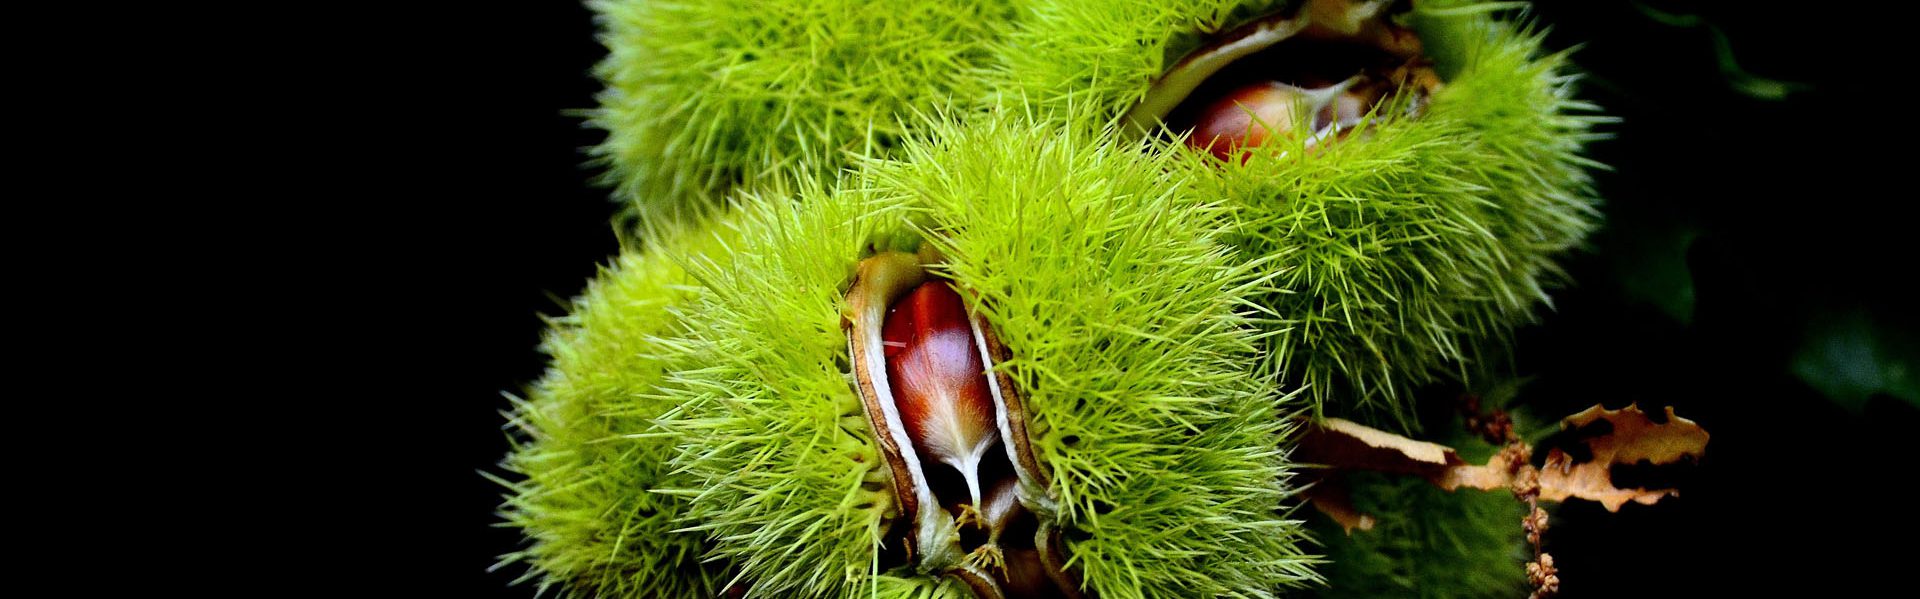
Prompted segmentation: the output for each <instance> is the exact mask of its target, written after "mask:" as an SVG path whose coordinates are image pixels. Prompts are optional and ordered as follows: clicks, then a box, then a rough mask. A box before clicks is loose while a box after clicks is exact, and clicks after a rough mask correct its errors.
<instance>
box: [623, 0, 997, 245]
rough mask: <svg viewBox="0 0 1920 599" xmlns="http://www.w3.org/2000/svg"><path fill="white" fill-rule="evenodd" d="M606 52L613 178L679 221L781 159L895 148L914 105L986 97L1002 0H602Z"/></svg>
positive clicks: (788, 164)
mask: <svg viewBox="0 0 1920 599" xmlns="http://www.w3.org/2000/svg"><path fill="white" fill-rule="evenodd" d="M590 4H591V6H592V7H593V9H594V10H595V11H596V12H597V13H598V14H599V21H600V24H601V29H602V35H601V40H602V42H603V43H604V44H605V45H606V46H607V48H608V50H609V51H610V53H609V55H608V57H607V58H606V59H605V60H604V61H602V62H601V63H600V65H599V67H598V69H597V70H596V73H597V74H598V75H599V77H600V79H601V80H602V81H604V82H605V84H606V89H605V91H603V92H602V93H601V95H600V97H599V103H600V107H599V108H598V109H597V110H595V111H593V112H592V113H591V115H592V116H591V120H590V122H591V124H592V125H594V126H596V127H598V128H601V129H605V130H606V131H607V133H608V136H607V140H606V142H605V143H603V144H601V145H600V146H598V147H596V148H594V150H593V153H594V155H595V156H596V157H598V159H599V160H600V162H602V163H603V164H604V165H605V166H606V167H607V169H608V170H607V172H606V175H605V176H604V178H603V181H604V182H606V183H609V184H613V185H615V186H617V192H616V195H617V197H618V198H620V199H621V200H623V201H626V202H630V203H631V207H632V209H633V212H634V213H635V214H637V215H639V216H640V217H642V219H643V220H677V219H683V218H685V217H687V216H689V215H692V214H697V213H700V212H703V211H706V210H708V209H710V208H712V207H714V206H717V205H719V204H720V203H721V201H722V199H723V198H724V197H726V194H727V193H728V190H729V189H730V188H732V187H734V186H736V185H737V184H739V183H742V182H747V181H753V180H757V179H758V178H760V177H762V176H767V175H770V174H774V173H779V172H781V171H782V170H784V169H790V168H806V169H809V170H810V171H812V172H813V173H814V174H815V175H821V174H828V173H832V172H834V171H837V170H839V169H840V168H841V167H842V166H844V165H845V164H847V158H846V155H847V153H848V152H857V153H870V152H884V150H885V149H886V148H889V147H891V146H892V144H893V143H894V142H895V141H896V140H897V139H899V138H900V137H901V135H902V134H903V133H904V131H903V128H902V125H901V123H900V121H901V119H904V118H910V117H911V116H912V114H914V113H915V112H925V111H932V110H936V109H942V108H945V107H949V106H965V105H970V104H972V103H976V102H979V101H980V100H981V98H982V97H983V96H984V94H985V93H986V88H985V84H984V81H985V80H986V77H985V76H984V65H985V61H986V60H987V58H988V56H989V54H988V52H987V51H986V49H985V45H986V44H987V43H988V42H990V41H991V40H992V39H994V38H995V37H997V36H998V35H999V33H1000V31H1001V30H1002V29H1003V28H1004V27H1005V24H1006V21H1007V18H1008V12H1009V9H1008V8H1007V2H1006V0H956V1H951V2H910V3H893V2H876V1H873V0H705V1H699V2H650V1H643V0H594V1H593V2H591V3H590Z"/></svg>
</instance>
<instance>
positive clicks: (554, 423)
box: [501, 226, 728, 598]
mask: <svg viewBox="0 0 1920 599" xmlns="http://www.w3.org/2000/svg"><path fill="white" fill-rule="evenodd" d="M716 230H717V231H721V232H723V233H721V234H719V235H716V234H712V233H701V234H698V235H695V234H691V233H672V234H666V235H663V236H661V237H660V238H658V239H654V240H652V245H651V247H650V248H649V249H648V250H647V251H645V252H634V251H629V252H626V253H623V254H621V256H620V257H619V258H618V259H616V260H615V262H614V263H613V264H612V265H611V266H609V267H607V268H605V269H604V270H603V271H602V272H601V273H600V276H599V277H598V278H597V279H596V280H594V281H593V282H592V283H591V285H590V286H589V287H588V288H587V290H586V292H585V293H583V294H581V295H580V297H578V298H576V299H575V300H574V302H573V306H572V310H571V311H570V312H569V313H568V314H567V315H565V316H561V317H558V318H554V319H552V320H551V326H552V328H551V330H550V331H549V332H548V333H547V335H546V342H545V344H544V345H543V346H542V350H543V351H544V352H545V353H546V354H547V355H549V356H551V358H552V363H551V366H550V367H549V368H548V370H547V373H546V375H545V376H544V377H543V378H542V379H541V380H540V381H539V382H538V383H537V384H535V385H534V387H533V388H532V391H531V393H530V394H529V396H528V397H527V398H526V399H525V400H518V401H516V402H515V407H514V410H513V412H512V413H511V415H510V419H511V421H512V423H513V424H514V425H515V427H516V428H517V429H518V430H517V431H516V432H517V433H518V435H517V436H516V437H515V439H514V447H513V450H512V452H511V453H510V454H509V455H508V456H507V459H506V461H505V462H504V463H503V464H502V466H503V467H504V468H505V469H506V470H507V471H508V472H510V473H513V474H515V475H517V476H518V477H519V480H514V481H511V482H508V481H504V480H503V481H502V482H504V483H505V484H507V485H508V486H509V490H510V492H509V494H508V496H507V502H506V504H504V505H503V506H502V508H501V510H502V516H503V517H505V518H506V520H507V522H508V523H509V524H510V525H512V526H514V527H516V528H519V529H520V530H521V531H522V532H523V533H524V534H525V535H526V537H527V539H528V545H527V546H526V547H525V548H524V549H522V550H520V551H518V552H515V553H513V554H510V555H507V556H504V557H503V558H502V561H503V562H524V563H525V564H526V566H527V568H528V569H527V578H528V579H533V580H537V581H538V584H539V586H540V588H542V589H549V588H550V589H553V590H554V591H556V592H558V593H560V594H561V595H563V596H570V597H575V596H577V597H687V598H695V597H698V598H707V597H713V596H715V595H716V594H717V593H718V591H719V590H720V589H721V586H720V585H721V583H723V582H724V581H725V580H726V577H725V572H726V567H725V563H724V562H711V563H703V561H702V558H703V556H704V553H705V552H706V546H705V543H704V542H703V541H702V539H701V538H700V537H699V536H698V535H694V534H685V533H675V532H672V531H674V530H675V529H677V528H679V527H680V524H679V523H678V522H677V521H676V518H677V517H678V516H679V514H680V512H681V509H682V504H683V503H684V502H683V501H682V500H681V499H679V498H677V497H672V496H667V495H661V494H657V493H652V492H649V490H650V489H653V488H654V487H656V486H661V485H670V484H672V481H673V480H674V479H675V476H674V475H673V473H672V472H670V471H669V469H668V467H667V459H668V457H669V455H670V454H671V453H672V451H673V446H672V444H671V443H670V442H668V441H666V440H664V439H661V438H659V437H657V436H642V435H647V434H649V433H653V432H657V431H654V430H653V426H652V420H653V419H654V418H656V417H658V416H659V415H660V414H662V413H664V412H666V411H667V410H669V409H670V408H672V403H671V401H670V400H665V399H662V398H661V397H660V395H659V394H658V393H657V392H656V391H655V389H654V387H655V385H657V384H658V383H659V382H660V380H661V378H662V377H663V376H664V374H665V373H666V372H667V371H669V370H670V369H671V368H673V366H671V365H672V364H674V363H675V361H676V360H677V359H678V358H679V357H680V356H682V352H680V350H679V343H680V342H679V341H676V338H677V337H678V336H679V335H681V334H682V333H683V332H684V331H683V329H682V328H681V326H680V324H679V322H680V320H679V317H678V316H677V315H676V314H675V311H676V310H677V309H678V308H679V306H680V305H681V304H683V303H685V302H687V301H689V300H690V298H691V297H692V296H693V295H695V294H696V292H695V291H694V289H695V287H693V286H691V284H692V282H693V281H692V280H691V279H690V278H688V276H687V275H686V273H685V272H684V271H683V270H682V268H681V266H680V265H681V263H682V262H683V261H684V260H687V259H688V256H689V255H697V254H705V253H710V252H713V251H714V248H715V247H716V246H718V245H719V243H718V241H719V240H720V239H723V238H724V231H727V230H728V229H727V228H726V227H724V226H722V227H716Z"/></svg>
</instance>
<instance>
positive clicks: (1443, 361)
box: [1005, 0, 1603, 426]
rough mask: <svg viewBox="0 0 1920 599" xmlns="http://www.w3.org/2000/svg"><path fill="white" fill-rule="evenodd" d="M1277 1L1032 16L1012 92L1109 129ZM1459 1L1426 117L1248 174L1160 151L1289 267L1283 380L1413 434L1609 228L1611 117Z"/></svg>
mask: <svg viewBox="0 0 1920 599" xmlns="http://www.w3.org/2000/svg"><path fill="white" fill-rule="evenodd" d="M1272 4H1273V3H1266V2H1220V3H1206V4H1204V5H1203V6H1199V7H1188V6H1187V5H1186V3H1176V2H1167V1H1164V0H1161V1H1146V0H1132V1H1128V2H1120V3H1107V2H1098V1H1094V0H1043V1H1040V2H1036V3H1034V7H1033V8H1032V9H1031V10H1029V11H1027V12H1026V13H1024V14H1023V17H1024V20H1023V21H1022V29H1021V30H1020V31H1019V32H1017V33H1015V34H1013V35H1011V36H1009V40H1010V41H1009V43H1008V44H1007V46H1008V50H1007V58H1006V59H1005V62H1006V63H1007V64H1008V71H1009V75H1008V80H1009V84H1010V85H1011V86H1012V87H1013V88H1014V89H1016V90H1021V93H1023V94H1025V95H1026V97H1027V98H1029V99H1030V100H1031V101H1032V102H1034V103H1036V104H1039V105H1041V106H1043V107H1044V106H1048V105H1054V106H1093V107H1095V108H1097V109H1098V110H1101V111H1104V112H1102V113H1101V116H1100V117H1099V118H1094V119H1087V120H1088V121H1090V122H1096V123H1097V122H1110V121H1112V120H1113V119H1117V118H1118V117H1119V116H1120V115H1121V114H1123V113H1124V112H1125V111H1126V110H1127V109H1128V107H1130V106H1132V104H1133V103H1134V102H1136V101H1137V100H1138V99H1139V98H1140V97H1142V95H1143V94H1145V93H1146V91H1147V89H1148V87H1149V85H1150V83H1151V82H1152V81H1153V79H1154V78H1156V77H1158V76H1159V74H1160V71H1161V70H1162V69H1163V68H1165V66H1166V64H1168V62H1169V61H1172V60H1175V59H1178V58H1179V57H1180V56H1182V55H1183V54H1184V53H1185V52H1186V51H1188V50H1190V49H1192V48H1193V47H1195V46H1197V45H1199V43H1200V41H1199V40H1200V36H1201V35H1203V34H1206V33H1210V32H1214V31H1218V30H1220V29H1223V28H1227V27H1230V26H1232V25H1233V24H1235V23H1236V22H1237V20H1236V19H1240V20H1243V19H1245V18H1246V17H1247V16H1251V15H1257V14H1260V13H1263V12H1269V11H1270V10H1271V9H1272V6H1271V5H1272ZM1463 4H1464V3H1462V2H1420V3H1418V6H1419V8H1417V9H1416V14H1418V15H1419V16H1418V17H1417V18H1416V19H1415V22H1416V24H1418V25H1419V26H1421V27H1422V29H1421V30H1420V33H1421V37H1422V39H1423V40H1427V45H1428V46H1429V54H1430V55H1433V56H1436V57H1437V58H1439V59H1441V60H1442V65H1441V66H1442V71H1443V72H1446V73H1449V74H1450V76H1451V78H1450V79H1449V81H1448V82H1447V84H1446V85H1445V86H1444V87H1443V88H1442V89H1440V90H1439V91H1438V92H1437V93H1436V94H1435V95H1434V96H1433V98H1432V99H1431V102H1430V103H1429V104H1428V105H1427V107H1426V109H1425V113H1424V114H1422V115H1421V116H1419V117H1416V118H1412V119H1396V120H1390V121H1388V122H1385V123H1380V124H1377V126H1373V127H1371V132H1370V133H1368V134H1367V135H1362V136H1354V137H1350V138H1348V139H1346V140H1343V141H1341V142H1340V143H1335V144H1330V145H1328V146H1323V147H1321V148H1318V149H1316V150H1315V151H1313V152H1308V151H1305V150H1304V149H1303V148H1299V147H1294V148H1292V149H1290V150H1289V151H1287V152H1286V153H1285V155H1284V156H1280V155H1278V154H1277V153H1276V152H1274V151H1271V149H1270V150H1263V151H1260V152H1254V153H1253V155H1252V156H1251V158H1250V159H1249V160H1247V161H1245V162H1235V161H1226V162H1222V161H1219V160H1214V159H1212V158H1211V157H1210V156H1208V155H1206V154H1205V153H1198V152H1190V151H1186V150H1184V149H1183V148H1182V146H1180V145H1179V144H1177V143H1168V144H1164V146H1163V147H1164V148H1165V149H1164V151H1167V152H1172V153H1179V154H1182V155H1184V156H1187V157H1188V158H1189V159H1188V160H1185V161H1183V162H1182V164H1184V165H1185V166H1187V167H1189V171H1190V172H1191V173H1192V174H1193V176H1194V177H1195V180H1196V183H1195V185H1193V186H1192V188H1191V189H1192V190H1193V192H1194V193H1197V194H1201V196H1202V197H1207V198H1221V199H1223V200H1224V201H1227V202H1231V203H1232V204H1233V205H1234V206H1235V207H1236V208H1237V212H1236V218H1237V221H1238V226H1239V228H1238V231H1237V232H1236V234H1235V236H1234V237H1235V239H1236V241H1235V243H1237V244H1238V245H1239V246H1240V247H1241V248H1242V249H1243V250H1245V251H1246V252H1247V253H1248V254H1251V255H1257V256H1275V257H1277V259H1276V260H1275V261H1274V262H1273V263H1272V265H1273V266H1274V267H1275V271H1276V272H1279V273H1281V274H1280V277H1279V278H1278V279H1276V287H1277V289H1276V290H1275V291H1274V292H1273V293H1271V294H1268V295H1267V296H1266V297H1264V298H1262V299H1261V300H1260V301H1261V303H1262V304H1263V305H1265V306H1266V307H1268V308H1269V309H1271V310H1272V311H1273V313H1274V314H1275V315H1276V317H1277V325H1278V326H1277V328H1278V330H1280V331H1282V332H1281V333H1280V334H1279V335H1278V336H1277V337H1275V342H1274V343H1273V345H1272V347H1270V348H1269V349H1270V356H1271V358H1272V359H1273V360H1274V363H1273V364H1272V366H1273V369H1274V370H1275V371H1277V372H1279V373H1280V375H1281V376H1282V378H1283V380H1284V381H1285V382H1286V383H1287V384H1289V385H1298V386H1302V387H1304V388H1305V389H1306V393H1307V394H1308V395H1309V396H1310V397H1311V398H1312V400H1313V405H1314V406H1315V408H1316V409H1331V410H1333V411H1335V412H1337V413H1341V414H1345V415H1349V416H1355V417H1361V418H1363V419H1366V420H1370V421H1375V422H1380V421H1392V422H1397V423H1398V424H1399V425H1401V426H1407V425H1408V424H1409V423H1408V420H1407V414H1408V410H1407V406H1408V402H1409V401H1410V400H1409V399H1408V392H1409V391H1411V389H1412V388H1413V387H1416V386H1419V385H1422V384H1426V383H1430V382H1434V381H1436V380H1442V379H1446V378H1465V377H1466V376H1467V375H1468V374H1469V373H1472V372H1475V371H1478V370H1482V369H1483V366H1484V365H1485V363H1487V362H1490V361H1493V359H1494V358H1497V357H1498V356H1501V355H1504V352H1505V348H1506V346H1507V338H1508V336H1509V335H1510V333H1511V331H1512V330H1513V328H1514V327H1516V326H1518V325H1520V324H1523V323H1525V322H1528V321H1530V320H1531V319H1532V318H1533V310H1534V309H1535V307H1536V306H1538V305H1541V304H1544V303H1545V302H1547V300H1548V296H1547V293H1546V291H1547V289H1549V288H1551V287H1553V286H1554V285H1556V284H1558V282H1559V281H1560V279H1561V277H1560V273H1559V271H1558V269H1557V267H1556V266H1555V263H1554V260H1555V258H1556V257H1557V256H1558V255H1560V254H1562V253H1564V252H1566V251H1567V250H1569V249H1571V248H1573V247H1575V246H1576V245H1577V244H1578V243H1580V241H1581V240H1582V239H1584V238H1585V236H1586V235H1587V234H1588V233H1589V232H1590V231H1591V230H1592V229H1593V228H1594V226H1595V223H1596V221H1597V211H1596V209H1595V206H1596V204H1597V202H1598V200H1597V198H1595V197H1594V194H1593V192H1592V189H1591V182H1590V177H1589V175H1588V174H1587V170H1588V169H1591V168H1596V167H1597V165H1595V164H1593V163H1592V162H1590V161H1588V160H1586V159H1584V158H1582V157H1581V156H1580V152H1581V147H1582V145H1583V144H1584V143H1586V142H1588V141H1591V140H1593V139H1594V138H1595V137H1596V136H1595V135H1594V134H1593V133H1592V128H1593V126H1594V125H1595V124H1596V123H1599V122H1601V121H1602V120H1603V119H1601V118H1599V117H1596V116H1593V110H1594V108H1593V107H1592V106H1590V105H1588V104H1586V103H1583V102H1581V101H1579V100H1577V99H1575V98H1574V97H1573V95H1572V92H1571V84H1572V80H1573V78H1572V77H1571V76H1569V75H1568V74H1567V73H1568V72H1569V71H1570V68H1569V65H1568V64H1567V60H1566V56H1565V55H1564V54H1543V52H1542V51H1541V36H1540V35H1539V34H1537V33H1534V32H1532V31H1530V30H1529V29H1528V28H1526V27H1520V26H1513V25H1510V24H1503V23H1500V22H1497V21H1496V20H1495V19H1494V17H1493V16H1492V14H1491V13H1492V11H1490V10H1480V9H1478V8H1474V7H1465V8H1463V7H1462V5H1463ZM1422 11H1424V12H1422ZM1138 39H1147V40H1162V41H1161V42H1159V43H1149V44H1145V45H1142V44H1139V43H1137V41H1136V40H1138ZM1275 149H1286V148H1284V146H1282V147H1281V148H1275Z"/></svg>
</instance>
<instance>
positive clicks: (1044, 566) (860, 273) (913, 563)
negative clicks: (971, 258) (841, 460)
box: [843, 246, 1081, 599]
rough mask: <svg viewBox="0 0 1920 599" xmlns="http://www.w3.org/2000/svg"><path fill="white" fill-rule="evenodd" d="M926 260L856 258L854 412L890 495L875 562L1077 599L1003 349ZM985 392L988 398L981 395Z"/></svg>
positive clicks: (1016, 592) (976, 589) (851, 292)
mask: <svg viewBox="0 0 1920 599" xmlns="http://www.w3.org/2000/svg"><path fill="white" fill-rule="evenodd" d="M938 262H939V260H938V257H937V256H933V255H931V250H930V246H923V251H922V253H921V254H910V253H905V252H897V251H895V252H882V253H878V254H875V255H873V256H871V257H868V258H866V259H864V260H862V261H861V262H860V264H859V267H858V270H857V275H856V278H855V279H854V282H853V284H852V285H851V287H850V288H849V289H848V292H847V312H846V314H845V318H844V320H843V327H844V329H845V331H846V334H847V344H848V350H849V351H848V353H849V355H850V356H852V358H853V359H852V366H853V377H854V382H855V387H856V390H857V391H858V393H859V396H860V401H861V404H862V407H863V411H864V413H865V414H866V417H867V420H868V422H869V423H870V424H871V425H872V427H873V430H874V431H875V433H876V435H875V437H876V438H877V439H878V441H879V446H880V450H881V454H882V455H883V456H884V458H885V460H886V462H887V466H888V468H887V472H888V474H889V477H888V478H889V479H890V484H891V486H892V489H893V496H894V497H895V502H896V508H897V509H896V510H895V511H894V512H893V521H892V522H890V523H888V525H887V529H888V531H889V532H888V537H887V538H888V539H889V541H891V540H894V539H898V540H900V541H901V543H899V544H897V545H895V544H892V543H889V544H888V546H887V547H886V553H885V554H884V555H883V556H882V557H881V560H882V562H883V563H887V564H900V565H905V566H908V567H910V568H911V569H912V570H913V571H915V572H917V573H920V574H923V575H932V576H948V577H952V578H954V579H957V580H958V581H960V582H962V583H963V584H965V585H966V586H967V587H968V588H969V589H971V590H972V591H973V593H974V595H975V596H977V597H982V598H990V599H996V598H1003V597H1080V596H1081V594H1080V592H1079V591H1078V589H1079V584H1078V582H1077V581H1076V580H1075V579H1074V577H1073V575H1072V574H1071V573H1070V572H1068V571H1067V570H1066V563H1067V560H1066V558H1065V556H1064V555H1062V551H1061V539H1060V531H1059V529H1058V528H1056V527H1055V526H1053V525H1052V523H1051V518H1050V516H1052V515H1053V514H1054V513H1055V509H1054V502H1055V500H1054V498H1051V497H1049V496H1048V495H1047V491H1046V489H1047V488H1048V484H1047V483H1048V481H1047V479H1046V474H1045V472H1044V471H1043V470H1041V469H1040V468H1039V464H1038V462H1037V457H1036V456H1035V454H1034V452H1033V450H1032V447H1031V445H1030V443H1029V440H1028V438H1027V433H1026V425H1025V422H1026V410H1025V406H1024V405H1023V403H1022V401H1021V398H1020V395H1019V393H1018V391H1017V390H1016V389H1015V387H1014V384H1013V378H1012V377H1011V376H1009V375H1008V373H1006V372H1005V371H1004V369H996V368H994V366H995V365H996V364H1000V363H1002V362H1004V361H1005V360H1006V357H1007V350H1006V348H1005V347H1004V346H1002V345H1001V344H1000V342H999V339H998V338H997V337H996V336H995V335H994V332H993V328H992V326H991V324H990V323H988V322H986V321H985V319H984V318H983V317H982V316H980V315H979V314H978V313H977V312H974V311H970V310H968V309H967V308H966V307H965V304H964V302H963V300H962V299H961V296H960V294H965V293H968V292H967V291H966V290H964V289H961V288H959V287H958V286H957V285H955V284H954V283H953V282H951V281H948V280H946V279H944V278H942V277H940V276H938V275H937V274H936V273H935V270H934V269H932V268H929V267H930V266H933V265H935V264H938ZM983 391H984V392H983Z"/></svg>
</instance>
